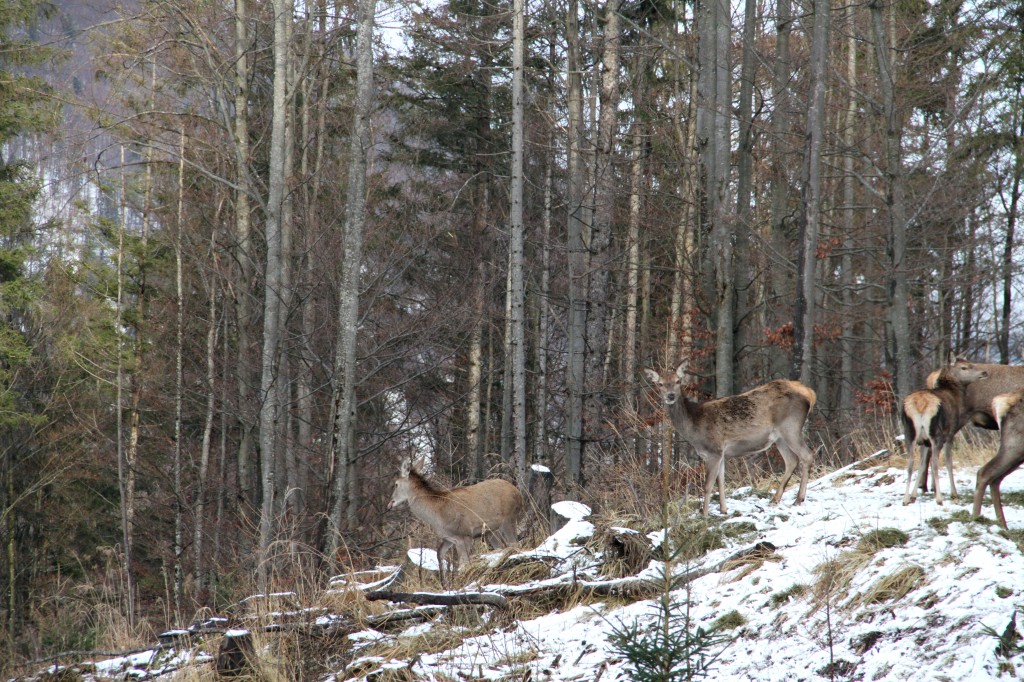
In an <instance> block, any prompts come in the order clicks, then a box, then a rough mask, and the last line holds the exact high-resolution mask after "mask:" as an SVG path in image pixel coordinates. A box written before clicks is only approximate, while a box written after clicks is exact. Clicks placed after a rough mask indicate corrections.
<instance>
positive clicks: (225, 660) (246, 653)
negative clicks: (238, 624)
mask: <svg viewBox="0 0 1024 682" xmlns="http://www.w3.org/2000/svg"><path fill="white" fill-rule="evenodd" d="M252 660H253V645H252V633H251V632H249V631H248V630H228V631H227V632H225V633H224V638H223V639H221V640H220V648H218V650H217V660H216V664H215V667H216V670H217V675H218V676H220V677H241V676H243V675H248V674H250V673H251V672H252Z"/></svg>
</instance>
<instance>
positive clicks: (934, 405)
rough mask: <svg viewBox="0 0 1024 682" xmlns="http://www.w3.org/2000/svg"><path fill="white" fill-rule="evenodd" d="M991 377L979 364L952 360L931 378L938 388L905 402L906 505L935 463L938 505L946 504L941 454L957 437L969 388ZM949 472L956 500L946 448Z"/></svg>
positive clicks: (951, 492)
mask: <svg viewBox="0 0 1024 682" xmlns="http://www.w3.org/2000/svg"><path fill="white" fill-rule="evenodd" d="M987 378H988V372H987V371H985V370H983V369H979V368H978V366H977V365H975V364H973V363H970V362H967V361H966V360H958V359H956V358H955V357H952V356H951V357H950V364H949V365H947V366H945V367H943V368H942V369H941V370H939V372H938V375H937V376H935V377H934V378H933V377H929V384H930V385H931V384H934V388H928V389H924V390H921V391H914V392H913V393H911V394H910V395H908V396H907V397H906V398H904V400H903V413H902V414H903V427H904V432H905V433H906V446H907V489H906V492H904V493H903V504H910V503H911V502H914V501H915V500H916V499H917V489H918V486H923V485H924V483H925V481H926V479H927V476H928V465H929V463H931V469H932V485H934V486H935V503H936V504H942V491H941V490H940V487H939V453H940V452H942V451H943V447H944V446H946V445H947V444H948V443H949V442H950V441H951V440H952V439H953V436H954V435H955V434H956V432H957V429H958V428H959V425H960V424H961V418H962V415H963V412H964V410H965V409H966V405H965V395H966V391H967V388H968V386H970V385H972V384H973V382H975V381H981V380H984V379H987ZM918 448H923V449H924V452H922V453H921V464H920V467H919V472H918V477H917V481H918V485H917V486H915V485H914V459H915V457H916V454H917V449H918ZM945 456H946V470H947V471H948V472H949V488H950V496H951V497H952V498H953V499H954V500H956V499H959V496H958V495H957V492H956V482H955V481H954V480H953V458H952V450H951V448H946V450H945Z"/></svg>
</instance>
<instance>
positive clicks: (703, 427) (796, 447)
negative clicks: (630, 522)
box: [644, 364, 817, 515]
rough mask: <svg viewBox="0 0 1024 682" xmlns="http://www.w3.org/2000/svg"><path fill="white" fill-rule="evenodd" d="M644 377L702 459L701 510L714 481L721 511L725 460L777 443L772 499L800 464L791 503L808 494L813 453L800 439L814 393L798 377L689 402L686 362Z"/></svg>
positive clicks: (779, 493)
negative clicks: (777, 474)
mask: <svg viewBox="0 0 1024 682" xmlns="http://www.w3.org/2000/svg"><path fill="white" fill-rule="evenodd" d="M644 373H645V374H646V375H647V378H648V379H649V380H650V381H651V383H652V384H654V386H655V387H657V389H658V391H659V392H660V393H661V399H662V402H664V404H665V408H666V409H667V411H668V415H669V417H670V418H671V419H672V424H673V426H675V428H676V431H678V432H679V436H680V437H681V438H682V439H683V440H685V441H687V442H688V443H690V445H692V446H693V448H694V449H695V450H696V451H697V454H698V455H699V456H700V458H701V459H703V460H704V463H705V466H706V468H707V478H706V480H705V482H704V506H703V511H704V514H705V515H707V513H708V507H709V505H710V502H711V489H712V487H713V486H714V484H715V480H716V479H717V480H718V507H719V509H720V510H721V512H722V513H723V514H725V513H726V509H725V460H726V459H731V458H733V457H742V456H744V455H753V454H756V453H758V452H763V451H765V450H767V449H768V448H770V447H771V446H772V445H773V444H774V445H776V446H778V448H779V452H780V453H781V454H782V459H783V461H784V462H785V463H786V470H785V472H784V473H783V474H782V481H780V482H779V489H778V491H776V493H775V498H774V499H773V502H775V503H778V502H779V500H781V499H782V492H783V491H784V490H785V489H786V484H787V483H789V479H790V477H792V475H793V471H794V470H795V469H796V468H797V466H798V465H799V467H800V490H799V491H798V492H797V496H796V503H797V504H800V503H801V502H803V501H804V497H805V496H806V495H807V479H808V476H809V475H810V467H811V462H812V461H813V459H814V453H812V452H811V449H810V448H808V447H807V444H806V443H805V442H804V438H803V428H804V422H806V421H807V414H808V413H809V412H810V411H811V408H812V407H814V402H815V400H816V399H817V396H816V395H815V393H814V391H813V390H811V389H810V388H808V387H807V386H804V385H803V384H801V383H800V382H799V381H783V380H780V381H772V382H770V383H767V384H764V385H763V386H758V387H757V388H755V389H753V390H750V391H747V392H746V393H740V394H739V395H734V396H729V397H727V398H718V399H717V400H708V401H706V402H699V401H692V400H689V399H687V397H686V395H685V394H684V393H683V386H682V383H683V377H684V376H685V364H683V365H679V367H677V368H676V371H675V372H674V373H665V374H659V373H658V372H656V371H654V370H653V369H645V370H644Z"/></svg>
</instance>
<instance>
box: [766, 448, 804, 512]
mask: <svg viewBox="0 0 1024 682" xmlns="http://www.w3.org/2000/svg"><path fill="white" fill-rule="evenodd" d="M775 445H776V447H778V448H779V454H780V455H782V461H783V462H785V463H786V469H785V471H783V472H782V480H781V481H779V489H778V490H776V491H775V497H773V498H772V504H778V503H779V502H780V501H782V493H783V492H785V490H786V485H787V484H788V483H789V479H790V478H792V477H793V472H794V471H795V470H796V463H797V457H796V455H795V454H794V453H793V450H792V448H790V446H789V444H788V443H786V442H784V441H782V440H780V441H778V442H777V443H775ZM800 488H801V489H803V485H801V486H800ZM798 496H799V493H798Z"/></svg>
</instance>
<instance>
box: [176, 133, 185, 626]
mask: <svg viewBox="0 0 1024 682" xmlns="http://www.w3.org/2000/svg"><path fill="white" fill-rule="evenodd" d="M184 212H185V129H184V127H183V128H182V129H181V142H180V146H179V148H178V225H177V228H178V229H177V232H176V234H175V238H174V283H175V295H176V298H177V308H178V310H177V313H176V317H175V340H176V344H175V354H174V613H175V615H176V616H177V617H178V618H179V619H180V618H181V604H182V596H183V592H184V587H185V576H184V567H183V562H184V552H185V546H184V544H185V520H184V513H183V507H184V504H183V502H184V488H183V485H182V471H181V467H182V457H181V447H182V444H181V439H182V436H183V424H182V418H183V415H182V407H183V402H184V399H185V359H184V356H185V274H184V269H183V266H182V253H181V236H182V232H183V231H184V229H185V225H184Z"/></svg>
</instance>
